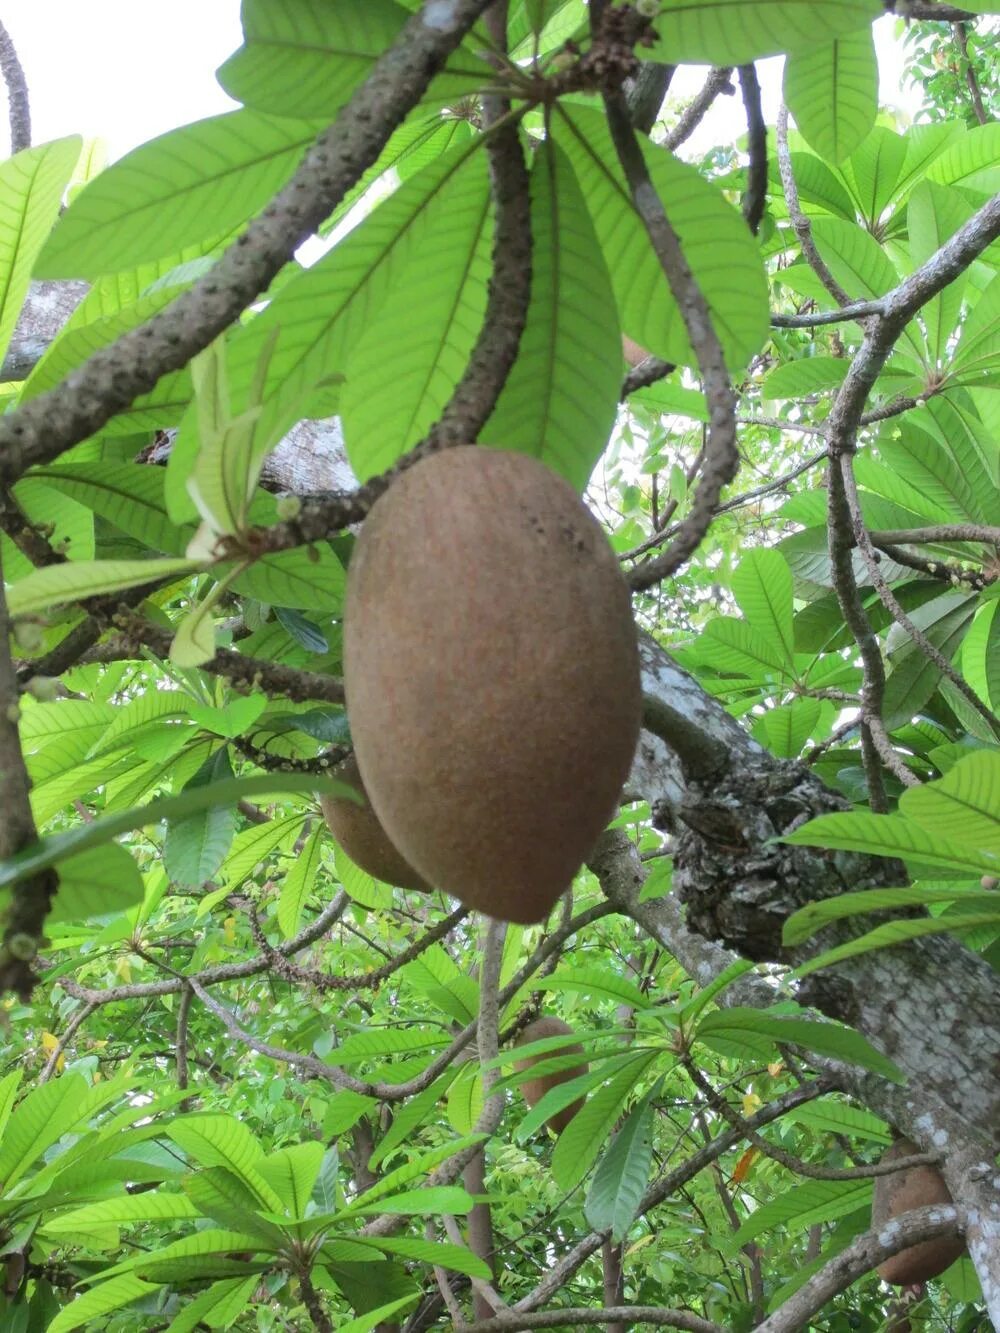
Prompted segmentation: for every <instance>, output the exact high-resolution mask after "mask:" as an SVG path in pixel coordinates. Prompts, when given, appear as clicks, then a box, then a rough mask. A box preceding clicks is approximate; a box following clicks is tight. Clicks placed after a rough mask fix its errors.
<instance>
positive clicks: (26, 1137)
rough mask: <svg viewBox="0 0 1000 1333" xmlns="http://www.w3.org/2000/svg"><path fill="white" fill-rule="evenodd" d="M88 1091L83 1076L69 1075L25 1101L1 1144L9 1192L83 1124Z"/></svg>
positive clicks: (2, 1175) (0, 1174) (2, 1178)
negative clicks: (53, 1148) (54, 1144)
mask: <svg viewBox="0 0 1000 1333" xmlns="http://www.w3.org/2000/svg"><path fill="white" fill-rule="evenodd" d="M86 1091H87V1085H86V1083H85V1082H84V1080H83V1078H82V1077H81V1075H79V1074H70V1073H66V1074H64V1075H63V1076H62V1078H60V1079H57V1080H55V1081H54V1082H52V1083H42V1084H41V1085H40V1086H38V1087H36V1088H33V1089H32V1090H31V1091H30V1092H28V1093H27V1094H26V1095H25V1096H24V1097H23V1098H22V1100H21V1101H20V1102H19V1103H18V1105H17V1107H16V1108H15V1110H14V1113H13V1115H11V1117H10V1120H9V1121H8V1124H7V1129H6V1131H5V1133H4V1137H3V1142H2V1143H0V1182H2V1184H3V1187H4V1189H5V1191H6V1190H10V1188H11V1186H13V1185H16V1184H17V1182H18V1181H19V1180H20V1179H21V1177H22V1176H23V1175H24V1174H25V1172H27V1171H28V1170H29V1169H30V1168H31V1166H32V1165H33V1164H34V1163H35V1162H36V1161H37V1160H38V1158H39V1157H41V1155H42V1154H43V1153H44V1152H45V1151H46V1149H48V1148H50V1147H51V1146H52V1144H53V1143H57V1142H58V1141H59V1139H61V1138H62V1136H63V1134H65V1133H66V1132H67V1131H68V1130H69V1129H71V1128H72V1127H73V1126H74V1125H76V1124H78V1123H79V1121H80V1118H81V1113H82V1106H81V1102H82V1098H83V1097H84V1096H85V1094H86Z"/></svg>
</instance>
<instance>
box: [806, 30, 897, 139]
mask: <svg viewBox="0 0 1000 1333" xmlns="http://www.w3.org/2000/svg"><path fill="white" fill-rule="evenodd" d="M784 91H785V101H786V102H787V103H788V108H789V110H790V111H791V113H792V115H793V116H794V117H795V123H796V125H797V126H798V127H799V130H800V131H801V133H802V136H803V138H804V139H805V140H806V142H807V143H808V144H809V146H810V148H812V149H814V150H815V152H817V153H818V154H819V155H820V157H822V158H825V159H826V160H827V161H830V162H842V161H843V160H844V158H845V157H847V156H848V154H850V153H852V152H853V151H854V149H855V148H857V146H858V145H859V144H860V143H861V142H862V140H863V139H864V138H865V137H866V136H867V135H868V133H869V131H870V130H871V128H872V126H873V125H874V124H875V115H876V112H877V111H878V61H877V59H876V56H875V44H874V42H873V40H872V30H871V28H870V27H866V28H857V29H855V30H854V31H852V32H847V33H845V34H844V35H843V36H842V37H838V38H837V39H836V40H834V41H832V42H824V43H823V45H821V46H813V47H803V48H802V49H800V50H798V51H796V52H794V53H793V54H792V55H791V56H790V57H789V58H788V60H786V61H785V83H784Z"/></svg>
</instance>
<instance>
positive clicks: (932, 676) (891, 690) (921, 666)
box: [882, 594, 977, 730]
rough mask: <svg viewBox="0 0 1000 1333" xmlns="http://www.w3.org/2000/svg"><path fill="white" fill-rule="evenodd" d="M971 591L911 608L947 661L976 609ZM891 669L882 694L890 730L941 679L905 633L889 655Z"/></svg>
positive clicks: (920, 704)
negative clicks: (902, 641) (905, 637)
mask: <svg viewBox="0 0 1000 1333" xmlns="http://www.w3.org/2000/svg"><path fill="white" fill-rule="evenodd" d="M976 604H977V599H976V598H975V596H973V595H972V594H965V595H962V594H946V595H945V596H944V597H939V598H936V599H935V600H934V601H933V602H928V603H926V604H925V605H924V606H921V607H917V609H916V610H915V611H913V612H911V619H912V621H913V623H914V624H915V625H916V626H917V627H918V628H919V629H922V630H923V631H924V633H925V635H926V636H927V638H928V639H929V640H930V641H931V643H933V644H934V646H935V648H938V649H939V650H940V651H941V653H942V654H943V656H944V657H945V658H946V659H947V660H948V661H951V660H952V658H953V657H954V656H955V654H956V653H957V652H958V649H959V647H960V645H961V643H962V639H963V638H964V636H965V632H966V630H967V629H968V627H969V625H970V624H971V622H972V617H973V615H974V614H975V611H976ZM891 661H892V670H891V671H890V672H889V676H888V679H887V680H886V685H885V693H884V694H883V696H882V715H883V720H884V721H885V724H886V726H887V727H888V728H889V729H890V730H893V729H895V728H896V727H899V726H902V725H903V723H905V722H909V720H910V719H911V718H913V717H915V716H916V715H917V714H918V713H919V712H920V710H921V709H922V708H923V707H924V705H925V704H926V703H927V701H928V700H929V699H930V697H931V695H932V694H933V693H934V690H935V688H936V687H937V684H938V682H939V681H940V679H941V674H942V673H941V669H940V667H938V666H937V665H936V664H935V663H934V662H932V661H930V659H929V658H928V657H927V655H926V654H925V653H924V651H923V649H922V648H920V647H919V646H918V645H917V644H916V643H915V642H914V641H913V640H912V639H910V638H909V637H907V639H906V641H905V642H904V644H903V646H902V647H901V648H899V649H898V650H897V651H895V652H894V653H893V654H892V656H891Z"/></svg>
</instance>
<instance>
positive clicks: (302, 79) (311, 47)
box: [219, 0, 488, 121]
mask: <svg viewBox="0 0 1000 1333" xmlns="http://www.w3.org/2000/svg"><path fill="white" fill-rule="evenodd" d="M408 18H409V15H408V13H407V11H406V10H405V9H404V8H403V7H402V6H400V5H398V4H394V3H393V0H364V4H360V5H358V4H332V5H331V4H325V3H322V2H321V0H245V2H244V4H243V10H242V19H243V34H244V41H245V45H244V46H242V47H241V48H240V50H238V51H237V52H236V54H235V55H233V56H230V58H229V59H228V60H227V61H226V63H225V64H224V65H223V66H222V68H221V69H220V70H219V82H220V83H221V84H222V86H223V88H225V90H226V92H228V93H229V94H230V95H231V96H233V97H235V98H236V99H237V101H240V102H245V103H246V104H247V105H248V106H253V107H256V108H258V109H259V110H261V111H270V112H272V113H273V114H274V115H276V116H319V117H322V119H323V120H326V121H329V120H332V119H333V118H334V116H335V115H336V113H337V112H338V111H339V110H340V108H341V107H342V106H343V105H344V103H345V102H347V100H348V99H349V98H350V96H351V93H352V92H353V91H354V89H355V88H356V87H357V86H358V85H359V84H360V83H361V82H362V81H363V80H364V79H365V78H366V77H367V76H368V74H369V72H370V71H371V68H372V66H373V65H374V64H375V61H376V60H377V59H378V57H379V56H380V55H382V54H383V52H384V51H385V50H386V49H387V48H388V47H390V46H391V45H392V44H393V42H394V41H395V40H396V38H397V37H398V36H399V34H400V32H401V31H402V28H403V25H404V23H405V22H406V20H407V19H408ZM487 74H488V70H487V68H486V67H485V66H484V65H481V64H480V63H479V61H477V60H475V59H474V58H472V57H471V56H470V55H469V54H468V52H465V51H460V52H457V53H456V54H455V55H453V56H452V57H451V59H450V60H449V62H448V64H447V66H446V72H445V73H444V74H443V75H442V76H441V77H440V78H439V80H438V82H437V83H436V84H435V88H434V91H435V93H437V92H438V90H439V89H440V95H441V97H442V98H445V99H448V98H458V97H461V96H462V95H464V94H467V93H471V92H475V91H476V90H477V89H478V88H479V87H480V86H481V85H482V84H483V82H484V81H485V79H486V77H487Z"/></svg>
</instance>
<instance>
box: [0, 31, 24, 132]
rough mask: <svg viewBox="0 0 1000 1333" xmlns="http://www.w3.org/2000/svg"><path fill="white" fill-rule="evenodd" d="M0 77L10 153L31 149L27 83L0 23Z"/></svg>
mask: <svg viewBox="0 0 1000 1333" xmlns="http://www.w3.org/2000/svg"><path fill="white" fill-rule="evenodd" d="M0 75H2V76H3V81H4V83H5V84H6V85H7V112H8V117H9V120H10V151H11V153H19V152H21V150H22V149H24V148H30V147H31V103H30V101H29V99H28V81H27V79H26V78H25V77H24V68H23V67H22V65H21V61H20V60H19V59H18V54H17V50H16V48H15V46H14V43H13V41H12V40H11V36H10V33H9V32H8V31H7V29H6V28H5V27H4V25H3V24H2V23H0Z"/></svg>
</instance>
